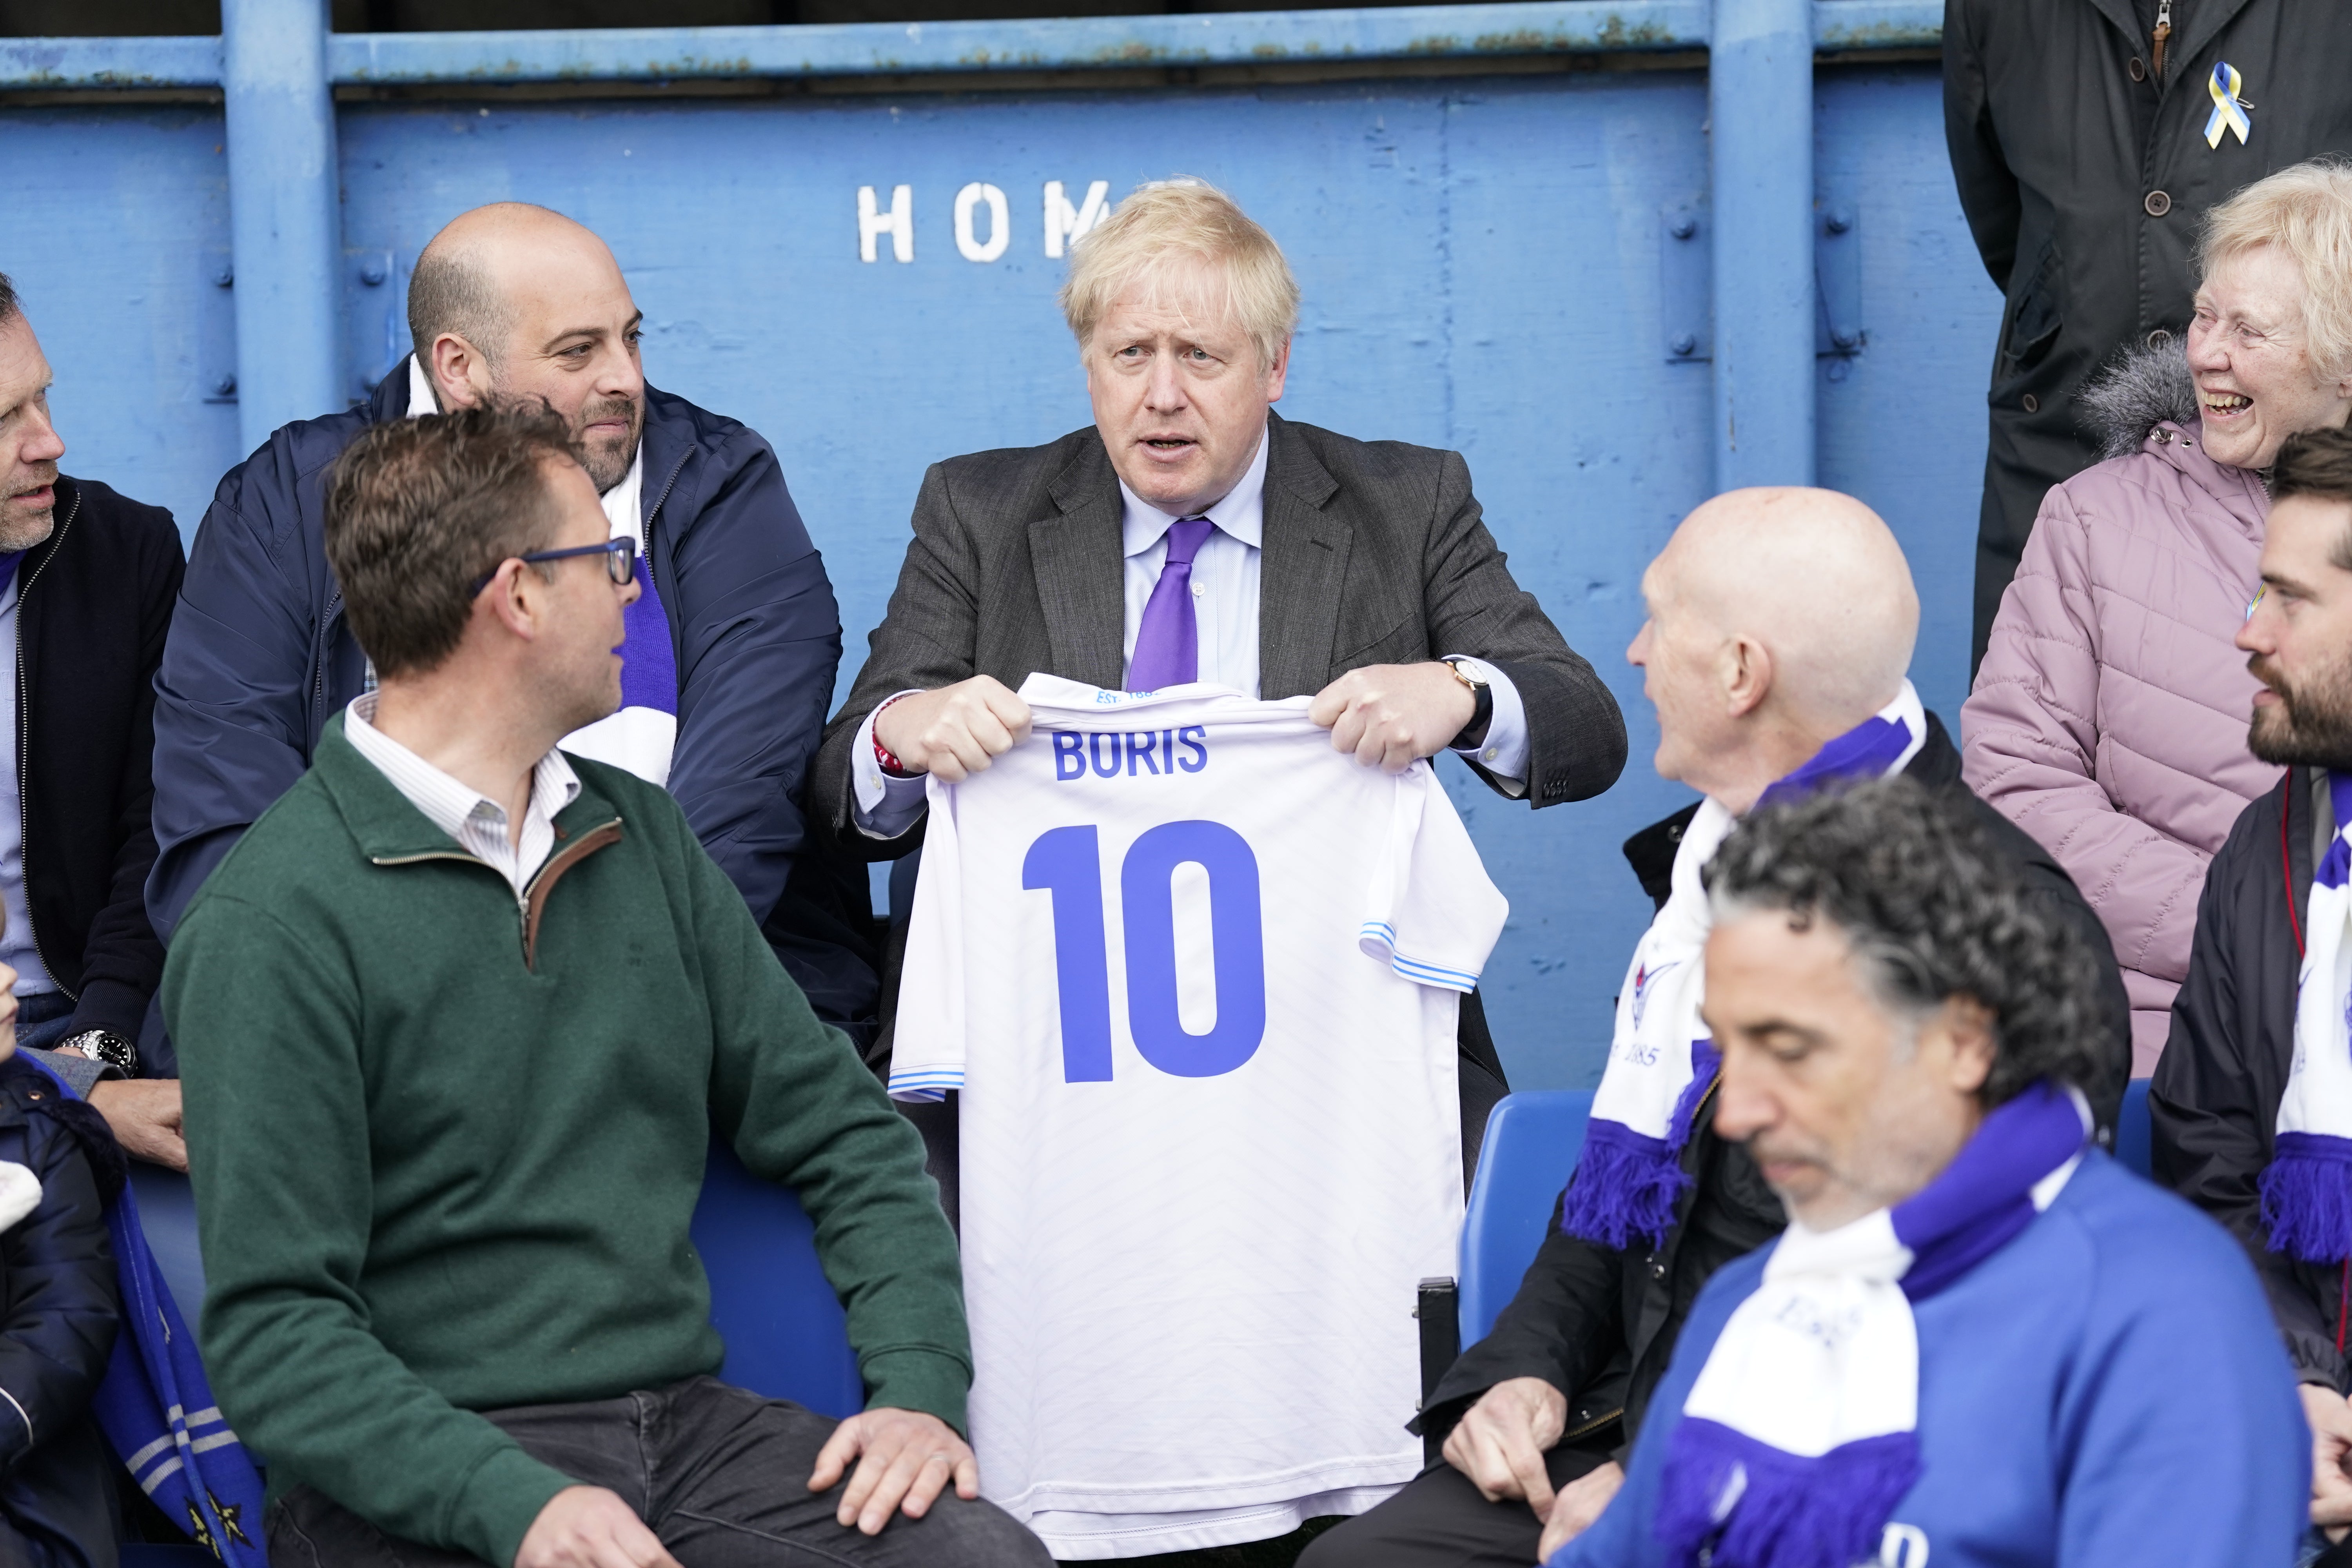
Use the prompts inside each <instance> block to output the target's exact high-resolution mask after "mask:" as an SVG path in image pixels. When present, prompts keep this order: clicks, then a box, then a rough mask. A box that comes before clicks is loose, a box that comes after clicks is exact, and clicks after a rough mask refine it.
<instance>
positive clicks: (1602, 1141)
mask: <svg viewBox="0 0 2352 1568" xmlns="http://www.w3.org/2000/svg"><path fill="white" fill-rule="evenodd" d="M1926 742H1927V709H1926V708H1925V707H1923V706H1922V705H1921V704H1920V701H1919V693H1918V692H1917V691H1916V689H1913V687H1912V685H1911V683H1910V682H1909V681H1907V680H1906V681H1905V682H1904V683H1903V689H1902V690H1901V691H1899V692H1897V693H1896V694H1895V700H1894V701H1892V702H1890V703H1888V704H1887V705H1886V706H1885V707H1884V708H1882V709H1880V710H1878V711H1877V712H1876V713H1874V714H1873V715H1872V716H1871V717H1870V718H1868V719H1865V720H1864V721H1862V722H1861V723H1860V724H1857V725H1855V726H1854V727H1853V729H1851V730H1849V731H1846V732H1845V733H1844V734H1843V735H1840V736H1839V737H1838V738H1837V739H1835V740H1833V741H1832V742H1829V743H1828V744H1827V745H1825V746H1823V747H1822V749H1821V750H1820V751H1818V752H1814V753H1813V755H1812V756H1811V758H1810V759H1809V760H1808V761H1807V762H1806V763H1805V764H1804V765H1803V766H1802V767H1801V768H1799V769H1797V771H1796V772H1794V773H1790V775H1789V776H1788V777H1786V778H1784V779H1782V780H1780V782H1779V783H1777V784H1773V785H1772V786H1771V787H1770V788H1769V789H1767V790H1766V791H1765V792H1764V793H1763V795H1761V796H1759V798H1758V800H1757V802H1756V804H1757V805H1759V806H1766V805H1778V804H1780V803H1781V802H1784V801H1790V800H1801V799H1803V798H1804V797H1805V796H1807V795H1811V794H1812V793H1813V792H1814V791H1815V790H1818V789H1820V788H1821V787H1822V786H1823V785H1824V784H1830V783H1832V782H1835V781H1838V780H1844V779H1862V778H1884V777H1885V775H1886V774H1888V773H1895V772H1897V771H1899V770H1900V769H1901V768H1902V767H1903V766H1904V764H1906V763H1908V762H1910V760H1911V759H1912V758H1913V757H1914V756H1916V754H1917V753H1918V751H1919V748H1920V747H1921V746H1922V745H1923V744H1925V743H1926ZM1734 826H1737V822H1736V819H1735V818H1734V817H1733V816H1732V815H1731V813H1729V812H1728V811H1726V810H1725V809H1724V808H1723V807H1722V806H1721V805H1717V803H1716V802H1715V801H1714V800H1713V799H1711V798H1710V799H1707V800H1705V801H1702V802H1700V803H1699V808H1698V815H1697V816H1695V817H1693V818H1692V819H1691V822H1690V826H1687V827H1685V829H1684V830H1683V837H1682V843H1681V844H1680V845H1679V846H1678V847H1676V848H1675V868H1674V879H1673V886H1672V889H1671V890H1670V891H1669V893H1668V894H1667V897H1666V901H1665V905H1664V908H1662V909H1660V910H1658V916H1657V919H1656V920H1654V921H1652V922H1651V924H1650V929H1649V930H1648V931H1644V932H1643V935H1642V940H1641V942H1639V943H1638V944H1636V945H1635V947H1634V949H1633V964H1632V965H1631V967H1629V968H1628V969H1627V970H1626V971H1625V984H1623V985H1622V987H1620V988H1619V991H1618V994H1617V1026H1616V1029H1615V1031H1614V1032H1613V1034H1612V1037H1611V1040H1610V1046H1609V1065H1608V1067H1607V1068H1604V1069H1603V1071H1602V1073H1601V1088H1600V1089H1599V1090H1598V1091H1597V1092H1596V1093H1595V1094H1594V1095H1593V1097H1592V1120H1591V1124H1590V1126H1589V1128H1588V1130H1587V1131H1586V1132H1585V1137H1584V1152H1583V1153H1581V1154H1580V1155H1579V1156H1578V1158H1577V1162H1576V1174H1575V1177H1574V1179H1573V1180H1571V1181H1570V1183H1569V1184H1568V1195H1567V1198H1566V1201H1565V1203H1564V1205H1563V1206H1562V1208H1561V1210H1560V1218H1559V1227H1560V1228H1561V1229H1562V1230H1564V1231H1566V1232H1568V1233H1569V1234H1570V1236H1578V1237H1583V1238H1584V1239H1586V1240H1588V1241H1596V1242H1599V1243H1601V1245H1602V1246H1605V1247H1630V1246H1632V1245H1633V1240H1634V1238H1635V1237H1648V1238H1649V1240H1650V1244H1651V1245H1652V1246H1659V1245H1662V1244H1663V1243H1664V1240H1665V1236H1666V1231H1667V1230H1668V1228H1669V1227H1671V1226H1673V1224H1674V1219H1675V1201H1676V1200H1677V1199H1678V1198H1679V1197H1680V1196H1681V1195H1682V1193H1683V1191H1684V1189H1685V1188H1686V1187H1688V1186H1689V1185H1690V1183H1691V1179H1690V1176H1689V1175H1688V1174H1687V1173H1685V1171H1684V1170H1683V1168H1682V1151H1683V1145H1684V1144H1685V1142H1688V1141H1689V1139H1690V1131H1691V1119H1692V1118H1693V1116H1695V1115H1696V1113H1697V1110H1698V1103H1699V1101H1700V1100H1704V1099H1705V1098H1706V1090H1707V1086H1708V1085H1709V1084H1711V1083H1713V1082H1714V1081H1715V1068H1716V1063H1717V1056H1716V1050H1715V1042H1714V1041H1713V1040H1712V1039H1710V1038H1708V1037H1707V1032H1706V1024H1705V1023H1704V1022H1702V1021H1701V1020H1700V1017H1699V1004H1700V1002H1701V1001H1702V1000H1703V999H1704V997H1705V994H1706V988H1705V984H1704V973H1703V972H1704V967H1705V966H1704V963H1703V962H1702V960H1703V957H1704V954H1705V952H1706V933H1707V929H1708V925H1709V915H1708V912H1707V902H1706V886H1705V885H1704V883H1703V882H1702V881H1701V879H1700V875H1699V874H1700V873H1701V872H1702V871H1703V870H1705V869H1706V863H1707V861H1708V860H1710V859H1712V858H1714V855H1715V852H1716V849H1717V847H1719V846H1720V845H1721V844H1722V843H1723V841H1724V839H1725V838H1727V837H1729V836H1730V833H1731V830H1732V828H1733V827H1734Z"/></svg>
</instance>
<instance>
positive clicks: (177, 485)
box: [0, 108, 245, 532]
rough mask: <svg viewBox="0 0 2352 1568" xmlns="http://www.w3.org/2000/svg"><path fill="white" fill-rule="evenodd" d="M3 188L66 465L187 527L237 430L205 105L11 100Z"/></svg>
mask: <svg viewBox="0 0 2352 1568" xmlns="http://www.w3.org/2000/svg"><path fill="white" fill-rule="evenodd" d="M5 124H6V128H7V129H6V136H7V145H8V165H7V175H6V189H7V191H8V195H9V198H10V199H11V200H12V201H13V202H16V203H18V204H21V210H23V211H26V212H31V213H39V214H41V215H43V216H42V221H41V222H40V223H39V224H37V225H36V226H33V227H31V228H27V229H20V230H19V231H18V233H17V235H16V237H15V238H14V239H13V240H12V241H10V242H9V243H7V244H5V246H0V271H5V272H6V273H7V274H8V275H9V276H10V277H11V278H13V279H16V286H17V289H19V290H20V292H21V293H22V294H23V296H24V301H25V312H26V318H27V319H28V320H29V321H31V322H32V323H33V329H34V331H36V332H37V334H38V335H39V337H40V340H41V347H42V350H43V352H44V353H47V356H48V360H49V364H50V367H51V369H52V370H54V371H55V372H56V374H57V385H56V387H55V389H54V390H53V391H52V392H51V394H50V399H49V404H50V410H51V413H52V414H53V415H54V416H55V417H56V419H57V423H58V434H59V435H60V436H62V437H64V438H65V443H66V455H65V458H64V463H63V467H64V468H65V470H66V472H68V473H69V474H86V475H88V476H89V477H91V478H93V479H104V480H106V481H107V482H108V483H109V484H111V485H114V486H116V487H117V488H118V489H121V490H122V491H123V492H124V493H126V494H129V495H134V496H138V497H139V498H141V499H142V500H149V501H152V502H154V503H156V504H157V505H160V506H168V507H170V508H171V509H172V512H173V516H175V517H176V518H178V520H179V522H180V528H181V530H182V531H183V532H193V531H194V529H195V526H196V520H197V519H198V517H200V516H201V515H202V514H203V510H204V505H205V501H207V500H210V499H211V496H212V493H213V486H214V485H215V483H217V482H218V480H219V479H220V476H221V473H222V470H224V469H225V468H227V467H228V466H229V464H230V463H232V462H234V461H235V460H236V456H237V454H238V453H240V452H242V451H243V450H244V449H245V448H243V447H240V446H238V445H237V431H236V405H234V404H232V403H211V402H207V401H206V398H207V396H209V395H213V389H214V388H215V386H216V385H217V384H218V382H219V380H220V378H221V377H224V376H231V377H233V376H234V375H235V374H236V316H235V310H234V305H233V302H232V300H231V294H232V290H231V289H227V288H225V287H223V286H221V285H220V284H217V283H215V281H214V279H215V277H217V276H219V275H220V274H221V273H222V272H224V271H226V268H227V264H228V168H227V160H226V157H225V155H224V152H223V145H222V142H223V136H222V129H221V116H220V111H219V110H197V109H180V108H147V109H140V110H100V109H39V110H14V111H11V112H10V113H9V114H8V115H7V116H6V120H5Z"/></svg>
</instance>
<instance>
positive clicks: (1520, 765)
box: [874, 654, 1528, 784]
mask: <svg viewBox="0 0 2352 1568" xmlns="http://www.w3.org/2000/svg"><path fill="white" fill-rule="evenodd" d="M1446 657H1447V658H1453V659H1456V660H1459V661H1460V662H1461V663H1463V664H1466V665H1468V666H1469V667H1470V668H1471V669H1472V670H1473V671H1475V673H1476V674H1478V675H1479V676H1481V677H1483V678H1484V679H1485V680H1486V690H1487V692H1488V694H1489V695H1491V696H1492V697H1493V698H1494V700H1495V712H1494V716H1493V717H1492V718H1490V719H1488V720H1487V721H1486V739H1485V740H1483V741H1481V742H1478V744H1476V745H1475V746H1455V747H1454V748H1453V752H1454V755H1455V756H1457V757H1461V758H1463V759H1465V761H1468V762H1473V763H1477V764H1478V765H1479V766H1480V767H1482V768H1484V769H1486V771H1487V772H1488V773H1493V774H1494V775H1495V776H1496V778H1500V779H1508V780H1510V781H1511V782H1512V783H1514V784H1517V783H1518V782H1520V781H1521V780H1523V779H1525V778H1526V777H1527V776H1528V706H1527V704H1526V703H1524V702H1522V701H1520V700H1519V689H1518V688H1517V687H1516V686H1514V685H1512V684H1511V678H1510V677H1509V676H1507V675H1505V674H1504V673H1503V672H1502V671H1501V670H1499V669H1496V668H1495V667H1494V666H1493V665H1491V664H1488V663H1487V662H1486V660H1485V659H1483V658H1470V657H1469V656H1468V655H1466V654H1449V655H1447V656H1446ZM874 771H875V773H877V774H879V773H881V771H882V770H881V768H880V767H879V766H877V767H876V768H875V770H874Z"/></svg>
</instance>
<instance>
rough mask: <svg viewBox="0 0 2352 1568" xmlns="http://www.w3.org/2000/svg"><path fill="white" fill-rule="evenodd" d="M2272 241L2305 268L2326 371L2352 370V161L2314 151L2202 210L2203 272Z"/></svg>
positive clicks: (2315, 342) (2310, 323)
mask: <svg viewBox="0 0 2352 1568" xmlns="http://www.w3.org/2000/svg"><path fill="white" fill-rule="evenodd" d="M2263 245H2275V246H2277V247H2279V248H2280V249H2282V250H2284V252H2285V253H2286V254H2287V255H2288V257H2290V258H2292V259H2293V260H2294V264H2295V268H2296V269H2297V270H2298V271H2300V272H2301V273H2302V274H2303V331H2304V341H2305V346H2306V347H2307V349H2308V350H2309V352H2310V354H2311V362H2312V364H2313V365H2314V367H2315V368H2316V369H2317V370H2318V371H2319V372H2320V373H2321V374H2323V375H2325V376H2326V377H2329V378H2331V379H2332V378H2334V377H2336V376H2340V375H2344V374H2347V373H2352V163H2347V162H2346V161H2345V160H2343V159H2340V158H2314V159H2312V160H2310V161H2309V162H2308V163H2297V164H2294V166H2292V167H2290V168H2285V169H2281V170H2280V171H2279V172H2278V173H2277V174H2273V175H2271V176H2270V177H2269V178H2267V179H2263V180H2256V181H2255V182H2254V183H2253V184H2251V185H2248V186H2247V187H2246V188H2245V189H2244V190H2242V191H2240V192H2239V193H2238V194H2237V195H2234V196H2231V198H2230V199H2229V200H2228V201H2226V202H2223V203H2222V204H2221V205H2220V206H2217V207H2215V208H2214V209H2213V210H2212V211H2211V212H2210V213H2209V214H2207V215H2206V217H2205V229H2204V233H2203V235H2202V236H2201V237H2200V239H2199V241H2198V247H2197V268H2198V272H2199V274H2200V276H2202V275H2205V274H2209V273H2210V272H2211V271H2212V269H2213V266H2214V264H2215V263H2216V262H2219V261H2226V260H2228V259H2229V258H2231V257H2234V256H2240V255H2242V254H2244V253H2245V252H2247V251H2249V250H2252V249H2253V248H2254V247H2257V246H2263Z"/></svg>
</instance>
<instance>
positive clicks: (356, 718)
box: [343, 691, 580, 900]
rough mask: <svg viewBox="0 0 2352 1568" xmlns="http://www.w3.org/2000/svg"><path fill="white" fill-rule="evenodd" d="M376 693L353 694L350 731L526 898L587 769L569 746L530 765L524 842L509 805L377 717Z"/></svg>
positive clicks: (423, 807) (435, 820)
mask: <svg viewBox="0 0 2352 1568" xmlns="http://www.w3.org/2000/svg"><path fill="white" fill-rule="evenodd" d="M376 695H377V694H376V693H375V692H373V691H368V692H362V694H361V695H359V696H357V697H355V698H353V699H352V705H351V706H350V707H349V708H346V709H345V710H343V734H344V737H345V738H346V739H348V740H349V741H350V742H351V743H352V747H353V749H355V750H356V751H357V752H359V754H360V755H361V756H362V757H365V758H366V759H367V760H368V761H369V762H371V763H374V764H375V768H376V771H377V772H378V773H382V774H383V776H384V777H385V778H388V779H390V780H391V781H392V787H393V788H394V789H396V790H398V791H399V792H400V793H401V794H402V795H404V796H406V797H407V800H408V804H409V805H413V806H415V808H416V809H417V810H419V811H421V812H423V813H424V814H425V820H426V821H427V822H430V823H431V824H432V825H433V826H436V827H437V828H439V829H440V830H441V831H442V832H444V833H446V834H447V835H448V836H449V837H452V838H454V839H456V840H457V847H459V848H461V849H463V850H465V851H466V853H467V854H468V855H471V856H473V857H474V858H476V859H478V860H481V861H484V862H487V863H488V865H489V866H490V867H492V868H494V869H496V870H497V872H498V873H499V876H501V877H504V878H505V879H507V881H508V883H509V885H510V886H512V887H513V889H514V892H515V897H516V898H517V899H518V900H520V899H521V898H522V896H523V889H526V888H528V887H530V879H531V878H533V877H535V876H537V875H538V874H539V868H540V867H541V866H542V865H544V864H546V862H547V857H548V856H549V854H551V852H552V851H553V850H554V848H555V814H556V813H557V812H559V811H562V809H563V808H564V807H565V806H567V805H571V804H572V802H573V801H574V800H577V799H578V798H579V797H580V775H579V774H577V773H573V772H572V764H571V763H567V762H565V761H564V760H563V753H562V752H558V751H554V750H552V749H551V750H550V751H549V752H548V753H547V755H545V756H543V757H541V758H540V759H539V762H538V763H537V764H536V765H535V766H534V767H532V769H531V770H530V804H528V805H525V806H524V807H523V814H522V835H521V842H520V843H516V842H514V841H513V840H512V839H511V838H510V837H509V826H510V823H509V819H508V816H507V808H506V807H505V806H503V805H499V803H498V802H497V801H494V800H492V799H491V798H490V797H489V796H488V795H484V794H482V793H481V791H479V790H478V789H476V788H474V787H473V786H472V785H471V784H462V783H460V782H458V781H457V779H455V778H452V777H451V776H450V775H449V774H447V773H443V772H442V771H441V770H440V769H439V768H436V767H435V766H434V765H433V764H432V763H428V762H426V761H425V759H424V758H423V757H420V756H418V755H417V754H416V753H415V752H412V751H410V750H409V749H408V748H407V747H406V746H404V745H402V744H401V743H400V742H397V741H395V740H394V739H393V738H392V737H391V736H389V735H387V734H385V733H384V732H383V731H381V730H379V729H377V728H376V727H375V725H374V724H373V723H372V722H371V721H372V720H373V719H374V717H375V700H376Z"/></svg>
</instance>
